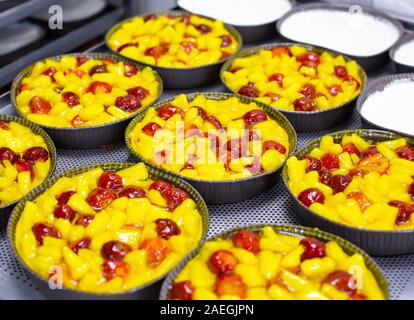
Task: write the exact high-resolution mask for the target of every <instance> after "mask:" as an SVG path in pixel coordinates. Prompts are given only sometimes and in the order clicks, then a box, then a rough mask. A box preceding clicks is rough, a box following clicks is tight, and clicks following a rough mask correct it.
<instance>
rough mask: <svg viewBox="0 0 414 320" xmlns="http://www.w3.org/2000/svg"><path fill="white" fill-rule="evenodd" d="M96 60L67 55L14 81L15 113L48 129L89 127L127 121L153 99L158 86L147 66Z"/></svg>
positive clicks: (112, 58) (40, 64)
mask: <svg viewBox="0 0 414 320" xmlns="http://www.w3.org/2000/svg"><path fill="white" fill-rule="evenodd" d="M98 57H100V56H98V55H66V56H61V57H58V58H57V59H46V60H44V61H40V62H37V63H35V64H34V65H33V67H32V68H31V70H30V71H29V72H28V73H27V74H26V75H25V76H24V77H23V78H22V79H21V81H20V82H19V83H16V90H17V92H16V97H15V103H16V108H17V111H18V113H20V114H21V115H22V116H24V117H26V118H27V119H29V120H30V121H32V122H35V123H38V124H40V125H44V126H48V127H59V128H79V127H90V126H97V125H102V124H107V123H111V122H115V121H118V120H122V119H126V118H128V117H131V116H132V115H133V114H136V113H137V112H138V111H140V110H142V109H143V108H145V107H146V106H148V105H149V104H151V103H153V102H154V101H155V100H156V99H157V97H158V96H159V94H160V90H161V86H160V82H159V79H158V76H157V75H156V73H155V71H153V70H152V69H151V68H150V67H145V68H143V69H142V70H141V69H140V68H139V67H138V66H137V65H135V64H132V63H129V62H126V61H118V60H119V59H118V58H116V57H115V56H110V55H108V56H103V57H102V58H98ZM15 81H17V80H15Z"/></svg>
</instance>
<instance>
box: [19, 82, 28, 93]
mask: <svg viewBox="0 0 414 320" xmlns="http://www.w3.org/2000/svg"><path fill="white" fill-rule="evenodd" d="M29 89H30V87H29V85H28V84H27V83H25V84H22V85H20V87H19V93H20V92H23V91H26V90H29Z"/></svg>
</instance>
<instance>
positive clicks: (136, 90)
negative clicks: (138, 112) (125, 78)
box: [127, 86, 149, 101]
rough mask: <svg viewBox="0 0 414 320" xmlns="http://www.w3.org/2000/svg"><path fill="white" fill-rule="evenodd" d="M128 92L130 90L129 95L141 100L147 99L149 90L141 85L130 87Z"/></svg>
mask: <svg viewBox="0 0 414 320" xmlns="http://www.w3.org/2000/svg"><path fill="white" fill-rule="evenodd" d="M127 92H128V94H129V95H131V96H134V97H135V98H137V99H138V100H140V101H141V100H143V99H145V97H146V96H148V95H149V92H148V90H147V89H145V88H143V87H141V86H136V87H133V88H130V89H128V90H127Z"/></svg>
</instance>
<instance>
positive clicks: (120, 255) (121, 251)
mask: <svg viewBox="0 0 414 320" xmlns="http://www.w3.org/2000/svg"><path fill="white" fill-rule="evenodd" d="M131 251H132V248H131V247H130V246H129V245H127V244H126V243H123V242H121V241H109V242H106V243H105V244H104V245H103V246H102V248H101V255H102V257H103V258H104V259H106V260H112V261H114V260H116V261H120V260H122V259H124V257H125V256H126V255H127V253H129V252H131Z"/></svg>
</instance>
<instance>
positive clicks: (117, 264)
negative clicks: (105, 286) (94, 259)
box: [102, 260, 129, 281]
mask: <svg viewBox="0 0 414 320" xmlns="http://www.w3.org/2000/svg"><path fill="white" fill-rule="evenodd" d="M128 273H129V268H128V265H127V264H126V263H125V262H124V261H112V260H106V261H104V263H103V264H102V274H103V276H104V277H105V279H106V280H107V281H109V280H111V279H113V278H115V277H125V276H127V275H128Z"/></svg>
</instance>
